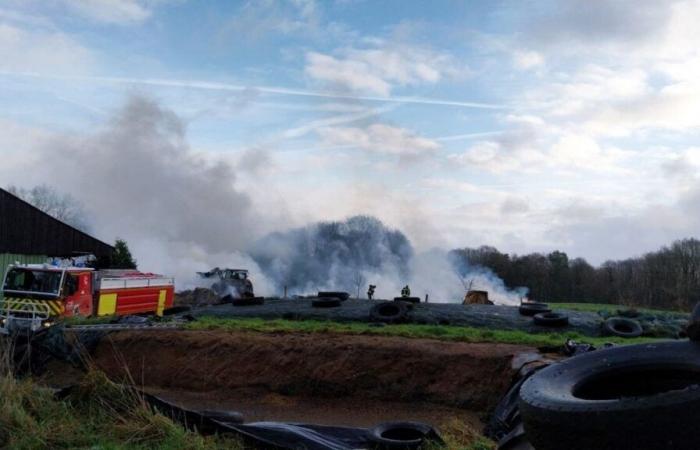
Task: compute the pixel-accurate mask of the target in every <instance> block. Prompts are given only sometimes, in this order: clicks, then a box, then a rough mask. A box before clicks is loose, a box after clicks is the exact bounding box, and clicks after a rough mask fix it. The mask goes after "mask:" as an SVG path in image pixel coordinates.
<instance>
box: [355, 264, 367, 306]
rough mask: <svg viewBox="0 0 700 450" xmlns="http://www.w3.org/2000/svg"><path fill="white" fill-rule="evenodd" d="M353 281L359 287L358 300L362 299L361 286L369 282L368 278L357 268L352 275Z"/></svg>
mask: <svg viewBox="0 0 700 450" xmlns="http://www.w3.org/2000/svg"><path fill="white" fill-rule="evenodd" d="M352 283H353V285H354V286H355V287H356V288H357V296H356V297H355V298H357V299H358V300H359V299H360V288H361V287H362V286H364V285H365V283H367V278H366V277H365V275H364V274H363V273H362V272H360V271H359V270H356V271H355V273H354V274H353V276H352Z"/></svg>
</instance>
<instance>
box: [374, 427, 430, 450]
mask: <svg viewBox="0 0 700 450" xmlns="http://www.w3.org/2000/svg"><path fill="white" fill-rule="evenodd" d="M368 437H369V440H370V442H372V444H374V445H373V448H377V449H385V450H399V449H401V450H403V449H406V450H408V449H411V450H412V449H417V448H420V447H421V446H422V445H423V444H425V443H427V442H430V441H434V442H437V443H440V442H441V441H442V440H441V439H440V438H439V437H438V435H437V433H436V432H435V430H434V429H433V427H431V426H430V425H427V424H424V423H420V422H386V423H381V424H379V425H377V426H376V427H374V428H372V429H371V430H369V433H368Z"/></svg>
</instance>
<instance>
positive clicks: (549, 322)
mask: <svg viewBox="0 0 700 450" xmlns="http://www.w3.org/2000/svg"><path fill="white" fill-rule="evenodd" d="M518 311H519V312H520V314H521V315H523V316H532V321H533V322H534V323H535V325H539V326H542V327H565V326H567V325H568V324H569V316H567V315H566V314H564V313H558V312H553V311H552V310H551V309H550V308H549V305H547V304H546V303H539V302H526V303H521V304H520V308H519V309H518Z"/></svg>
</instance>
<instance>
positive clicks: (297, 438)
mask: <svg viewBox="0 0 700 450" xmlns="http://www.w3.org/2000/svg"><path fill="white" fill-rule="evenodd" d="M142 395H143V398H144V400H146V401H147V402H148V403H149V404H150V405H151V407H153V408H154V409H155V410H157V411H158V412H160V413H161V414H163V415H165V416H167V417H170V418H171V419H173V420H174V421H176V422H179V423H181V424H182V425H184V426H185V427H186V428H189V429H191V430H196V431H198V432H201V433H205V434H209V433H219V434H222V433H234V434H236V435H238V436H239V437H241V438H243V439H244V440H245V441H246V442H247V443H249V444H253V445H255V447H256V448H264V449H290V450H294V449H305V450H353V449H359V448H377V442H376V441H374V440H373V439H372V437H371V430H370V429H367V428H353V427H338V426H324V425H311V424H299V423H283V422H254V423H247V424H243V423H240V422H242V416H240V417H239V418H238V420H236V421H235V422H232V421H226V420H218V419H216V418H214V417H220V416H221V415H223V414H231V413H232V412H230V411H215V412H212V411H209V412H203V411H192V410H189V409H186V408H182V407H180V406H178V405H176V404H174V403H172V402H169V401H167V400H165V399H163V398H160V397H157V396H155V395H150V394H147V393H142ZM233 415H236V413H233ZM420 425H422V426H423V427H424V428H426V429H428V430H429V431H428V432H427V433H425V438H424V440H425V442H428V441H431V442H433V443H435V444H438V445H444V442H443V440H442V439H441V438H440V436H439V435H438V434H437V432H436V431H435V430H434V429H433V428H432V427H430V426H428V425H424V424H420ZM379 448H392V449H393V448H395V449H399V448H402V449H408V448H417V446H402V445H401V444H399V443H397V444H394V446H391V447H386V446H385V447H379Z"/></svg>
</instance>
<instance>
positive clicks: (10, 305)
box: [0, 264, 175, 334]
mask: <svg viewBox="0 0 700 450" xmlns="http://www.w3.org/2000/svg"><path fill="white" fill-rule="evenodd" d="M174 286H175V283H174V280H173V279H172V278H169V277H165V276H163V275H156V274H152V273H143V272H138V271H135V270H100V271H96V270H94V269H91V268H86V267H72V266H69V267H57V266H52V265H49V264H22V265H20V264H14V265H10V266H9V267H8V268H7V272H6V273H5V278H4V281H3V284H2V294H3V295H2V297H0V298H2V300H1V301H0V333H4V334H7V333H10V332H12V331H13V330H27V329H28V330H31V331H36V330H38V329H40V328H42V327H46V326H50V325H51V324H52V323H53V322H54V321H55V320H56V319H57V318H59V317H74V316H82V317H90V316H106V315H127V314H141V313H154V314H156V315H159V316H160V315H162V314H163V310H164V309H166V308H169V307H171V306H172V304H173V295H174V294H173V293H174Z"/></svg>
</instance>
